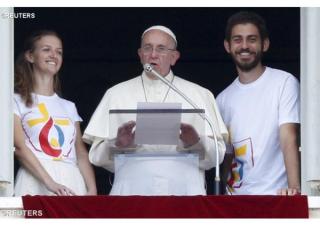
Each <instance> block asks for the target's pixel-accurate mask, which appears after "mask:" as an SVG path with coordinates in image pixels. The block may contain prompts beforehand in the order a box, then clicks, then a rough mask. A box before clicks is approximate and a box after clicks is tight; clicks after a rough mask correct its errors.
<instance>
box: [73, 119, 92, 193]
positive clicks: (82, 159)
mask: <svg viewBox="0 0 320 226" xmlns="http://www.w3.org/2000/svg"><path fill="white" fill-rule="evenodd" d="M75 127H76V130H77V137H76V152H77V160H78V166H79V169H80V172H81V174H82V176H83V178H84V181H85V183H86V185H87V190H88V193H87V195H97V187H96V179H95V175H94V172H93V168H92V165H91V164H90V162H89V158H88V151H87V148H86V146H85V145H84V143H83V141H82V138H81V137H82V135H81V130H80V124H79V122H76V123H75Z"/></svg>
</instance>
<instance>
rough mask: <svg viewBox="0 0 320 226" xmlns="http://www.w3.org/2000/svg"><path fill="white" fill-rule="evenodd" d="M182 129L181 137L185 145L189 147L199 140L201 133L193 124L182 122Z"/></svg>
mask: <svg viewBox="0 0 320 226" xmlns="http://www.w3.org/2000/svg"><path fill="white" fill-rule="evenodd" d="M180 130H181V133H180V139H181V140H182V142H183V144H184V147H189V146H192V145H195V144H196V143H198V142H199V140H200V138H199V135H198V133H197V131H196V130H195V128H194V127H193V126H192V125H190V124H187V123H181V125H180Z"/></svg>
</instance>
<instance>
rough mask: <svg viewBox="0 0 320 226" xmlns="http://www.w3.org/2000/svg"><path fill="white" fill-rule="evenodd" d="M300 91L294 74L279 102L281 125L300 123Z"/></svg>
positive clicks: (283, 90) (286, 83)
mask: <svg viewBox="0 0 320 226" xmlns="http://www.w3.org/2000/svg"><path fill="white" fill-rule="evenodd" d="M299 106H300V92H299V82H298V81H297V79H296V78H295V77H293V76H292V75H291V76H289V77H288V78H287V79H286V81H285V83H284V85H283V87H282V93H281V96H280V104H279V125H281V124H284V123H300V109H299Z"/></svg>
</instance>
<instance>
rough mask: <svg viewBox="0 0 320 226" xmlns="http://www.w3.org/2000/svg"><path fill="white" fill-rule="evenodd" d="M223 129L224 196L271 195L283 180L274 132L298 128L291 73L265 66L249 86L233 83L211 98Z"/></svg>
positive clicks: (296, 98) (284, 183)
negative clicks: (226, 138)
mask: <svg viewBox="0 0 320 226" xmlns="http://www.w3.org/2000/svg"><path fill="white" fill-rule="evenodd" d="M217 104H218V106H219V109H220V112H221V115H222V118H223V120H224V122H225V124H226V126H227V128H228V130H229V134H230V142H231V144H232V147H233V151H234V155H235V159H234V160H233V163H232V167H231V173H230V175H229V178H228V185H227V191H228V193H229V194H239V195H241V194H243V195H244V194H247V195H250V194H253V195H254V194H271V195H272V194H276V191H277V190H278V189H280V188H286V187H287V186H288V183H287V175H286V169H285V165H284V159H283V154H282V150H281V148H280V138H279V128H280V126H281V125H282V124H285V123H299V122H300V120H299V118H300V117H299V114H300V113H299V111H300V109H299V83H298V81H297V79H296V78H295V77H294V76H292V75H291V74H289V73H287V72H284V71H281V70H277V69H273V68H269V67H266V70H265V72H264V73H263V74H262V75H261V76H260V77H259V78H258V79H257V80H256V81H254V82H252V83H249V84H242V83H240V81H239V78H236V79H235V80H234V81H233V83H232V84H230V85H229V86H228V87H227V88H226V89H225V90H224V91H223V92H222V93H221V94H219V96H218V97H217Z"/></svg>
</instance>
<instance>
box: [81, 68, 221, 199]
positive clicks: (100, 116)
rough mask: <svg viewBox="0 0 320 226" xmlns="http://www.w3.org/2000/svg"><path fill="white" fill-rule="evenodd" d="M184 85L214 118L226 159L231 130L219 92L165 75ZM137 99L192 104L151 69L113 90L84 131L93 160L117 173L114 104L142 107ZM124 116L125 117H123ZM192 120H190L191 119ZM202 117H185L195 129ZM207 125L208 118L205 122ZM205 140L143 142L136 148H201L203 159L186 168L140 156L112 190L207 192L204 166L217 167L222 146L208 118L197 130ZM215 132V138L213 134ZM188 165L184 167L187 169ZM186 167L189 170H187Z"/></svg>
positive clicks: (120, 121) (180, 150)
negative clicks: (218, 102) (222, 113)
mask: <svg viewBox="0 0 320 226" xmlns="http://www.w3.org/2000/svg"><path fill="white" fill-rule="evenodd" d="M165 78H166V79H167V80H169V81H171V82H172V83H173V84H174V85H175V86H176V87H177V88H178V89H180V90H181V91H182V92H183V93H184V94H186V95H187V96H188V97H189V98H190V99H192V101H193V102H195V103H196V104H197V105H198V106H199V108H200V109H204V110H205V114H206V115H207V116H208V117H209V118H210V120H211V122H213V124H214V125H213V126H214V129H215V131H216V135H217V139H218V147H219V148H218V149H219V162H220V163H221V162H222V161H223V158H224V154H225V149H226V148H225V143H224V139H226V137H227V129H226V127H225V125H224V123H223V121H222V119H221V116H220V113H219V111H218V108H217V105H216V102H215V99H214V97H213V94H212V93H211V92H210V91H209V90H207V89H205V88H203V87H201V86H199V85H197V84H195V83H192V82H189V81H186V80H184V79H182V78H180V77H178V76H175V75H173V73H172V72H171V71H170V73H169V74H168V75H167V76H166V77H165ZM137 102H166V103H182V109H192V106H191V105H190V104H189V103H187V102H186V101H185V100H184V99H183V98H182V97H180V96H179V95H178V94H177V93H175V92H174V91H173V90H170V89H169V88H168V86H167V85H166V84H164V83H163V82H161V81H160V80H151V79H150V78H149V77H148V76H147V75H146V74H145V72H143V73H142V75H141V76H138V77H135V78H133V79H131V80H128V81H126V82H122V83H120V84H117V85H115V86H114V87H112V88H110V89H108V90H107V92H106V93H105V95H104V97H103V99H102V100H101V102H100V104H99V106H98V107H97V109H96V110H95V112H94V114H93V116H92V117H91V119H90V122H89V124H88V126H87V128H86V130H85V132H84V135H83V139H84V141H85V142H87V143H89V144H91V148H90V152H89V159H90V161H91V162H92V163H93V164H94V165H96V166H100V167H103V168H105V169H107V170H109V171H111V172H114V170H115V166H114V153H115V151H114V150H116V148H115V145H114V143H115V136H116V135H115V134H114V133H113V134H111V132H110V131H111V130H110V128H109V127H110V114H109V110H111V109H114V110H116V109H133V110H136V109H137ZM119 118H121V119H119ZM112 120H113V121H112V124H113V126H114V124H116V126H115V127H117V128H118V127H120V126H121V125H122V124H123V123H125V122H126V121H129V120H131V119H130V118H127V119H126V116H119V117H118V118H115V119H112ZM185 120H187V121H185ZM199 121H200V122H201V120H193V119H192V118H190V117H189V118H188V117H186V118H184V117H182V122H184V123H189V124H191V125H193V126H194V128H196V129H197V128H201V126H200V125H196V124H197V123H199ZM202 124H204V122H203V121H202ZM197 132H198V133H199V135H200V141H199V142H198V143H197V144H195V145H193V146H191V147H188V148H183V145H182V142H181V141H180V144H179V145H178V146H177V145H175V146H174V145H171V146H168V145H166V146H164V145H157V146H155V145H138V146H136V147H135V148H134V149H133V150H132V152H133V153H148V152H149V153H150V152H157V153H159V152H160V153H161V152H162V151H164V152H168V151H169V152H172V153H174V152H178V153H184V152H188V151H189V150H192V151H194V152H196V153H199V156H200V158H199V159H200V161H199V163H197V164H198V166H199V167H197V169H196V170H189V169H188V167H186V169H185V168H184V167H185V166H184V163H181V162H179V161H176V162H175V161H172V159H168V160H167V162H165V160H164V161H153V162H152V161H151V162H150V161H140V162H138V163H137V164H133V165H132V166H130V167H131V168H130V167H129V170H127V171H125V172H123V171H121V172H117V174H118V175H116V177H115V181H114V183H113V186H112V189H111V192H110V195H205V194H206V190H205V176H204V171H205V170H208V169H210V168H212V167H214V166H215V163H216V150H215V145H214V140H213V138H211V137H212V136H213V135H212V130H211V129H210V126H209V125H208V123H205V125H204V126H203V131H197ZM209 136H211V137H209ZM181 169H183V170H181ZM182 171H183V172H182Z"/></svg>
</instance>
